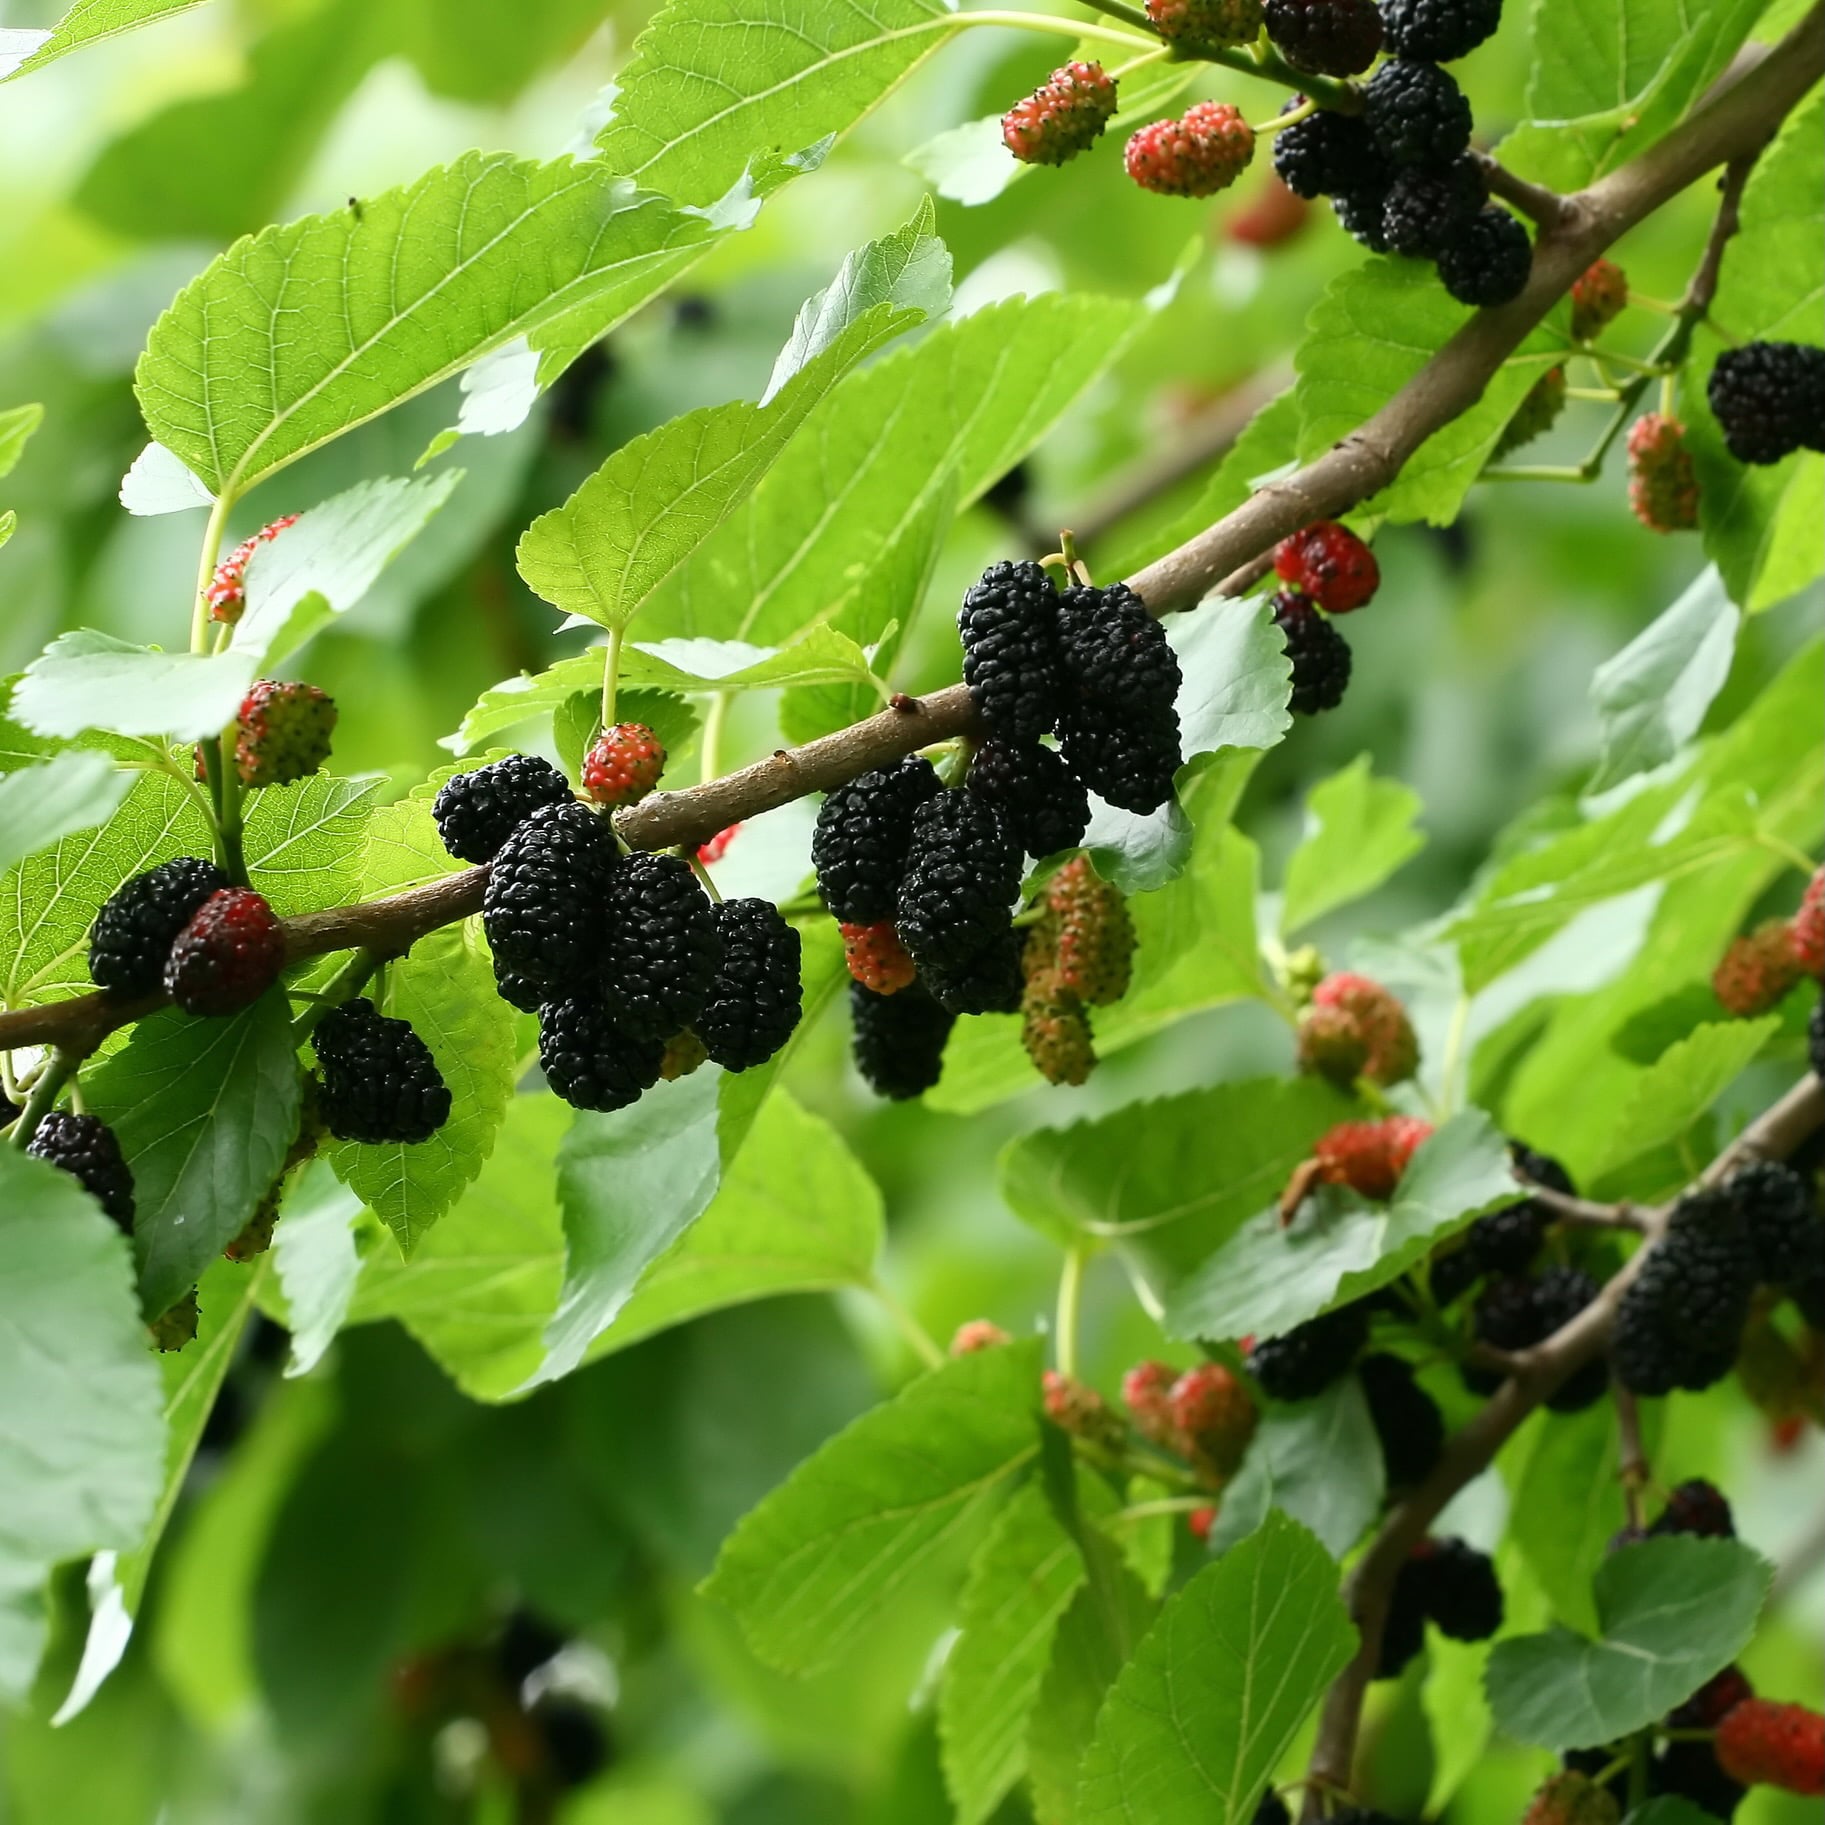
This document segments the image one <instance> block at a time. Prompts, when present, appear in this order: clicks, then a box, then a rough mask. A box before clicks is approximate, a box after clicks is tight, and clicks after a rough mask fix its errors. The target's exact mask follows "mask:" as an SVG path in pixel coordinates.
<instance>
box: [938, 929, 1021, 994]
mask: <svg viewBox="0 0 1825 1825" xmlns="http://www.w3.org/2000/svg"><path fill="white" fill-rule="evenodd" d="M1025 949H1026V936H1025V934H1024V933H1023V932H1019V931H1015V930H1012V929H1009V930H1007V931H1004V932H1002V933H1001V934H1000V935H999V936H997V937H994V938H991V939H990V940H989V942H988V943H987V944H986V945H985V946H984V947H983V948H982V949H981V950H980V951H978V952H977V953H976V954H975V956H973V957H970V958H967V959H966V960H965V961H964V962H962V963H960V964H956V965H953V966H952V967H950V968H938V967H936V966H934V965H931V964H927V965H925V966H924V967H923V968H922V969H921V970H920V972H919V980H920V981H921V982H923V983H924V984H925V986H926V988H927V989H929V990H930V991H931V993H932V995H933V997H934V998H935V999H936V1000H937V1002H938V1005H939V1006H940V1007H942V1008H944V1009H946V1010H947V1011H948V1012H950V1013H952V1014H1015V1013H1018V1012H1019V1011H1020V1002H1021V997H1022V995H1023V994H1024V992H1025V989H1026V980H1025V977H1024V976H1023V975H1022V973H1021V967H1020V959H1021V955H1022V953H1023V952H1024V951H1025Z"/></svg>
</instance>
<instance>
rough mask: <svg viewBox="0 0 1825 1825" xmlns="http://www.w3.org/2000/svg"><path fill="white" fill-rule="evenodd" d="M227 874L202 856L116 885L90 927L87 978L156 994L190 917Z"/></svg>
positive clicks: (122, 991) (110, 987) (124, 991)
mask: <svg viewBox="0 0 1825 1825" xmlns="http://www.w3.org/2000/svg"><path fill="white" fill-rule="evenodd" d="M227 885H228V877H227V875H225V874H223V872H222V871H221V869H219V868H218V867H216V865H215V864H214V863H213V862H206V861H204V860H203V859H202V857H201V856H193V855H182V856H179V857H178V858H177V860H176V861H174V862H162V863H160V864H159V866H158V867H157V868H149V869H147V871H146V872H145V873H144V874H138V875H135V876H134V877H133V879H132V880H130V881H128V882H126V883H125V884H124V885H122V886H120V887H117V888H116V889H115V890H114V892H113V893H111V894H110V895H109V896H108V898H107V899H106V900H105V901H104V902H103V903H102V908H101V911H100V912H98V913H97V914H96V915H95V923H94V924H93V925H91V926H90V927H89V976H90V979H91V980H92V981H93V982H94V983H95V986H96V987H97V988H103V989H106V990H107V991H108V992H109V993H110V994H113V995H156V994H157V993H158V990H159V985H160V983H161V982H162V980H163V978H164V974H165V959H166V958H167V957H168V956H169V955H170V954H171V947H172V945H173V944H175V943H176V942H177V935H178V933H179V932H181V931H182V930H183V929H184V927H185V926H186V925H188V924H189V923H190V919H191V915H192V914H194V913H195V911H196V909H197V908H198V907H199V906H201V905H202V904H203V902H204V901H205V900H207V899H208V898H209V896H210V895H211V894H213V893H218V892H220V891H221V889H222V888H224V887H226V886H227Z"/></svg>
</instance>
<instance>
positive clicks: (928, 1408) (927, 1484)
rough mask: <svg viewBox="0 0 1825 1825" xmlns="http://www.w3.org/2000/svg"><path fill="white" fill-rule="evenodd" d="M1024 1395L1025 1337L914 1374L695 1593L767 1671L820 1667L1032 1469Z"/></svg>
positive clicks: (1034, 1378) (1032, 1347) (810, 1467)
mask: <svg viewBox="0 0 1825 1825" xmlns="http://www.w3.org/2000/svg"><path fill="white" fill-rule="evenodd" d="M687 1081H688V1080H687ZM1038 1395H1039V1347H1038V1343H1037V1341H1036V1340H1034V1341H1028V1342H1023V1343H1016V1344H1009V1345H1004V1346H1003V1347H1001V1348H999V1349H992V1350H979V1351H976V1352H974V1353H973V1354H970V1355H967V1356H960V1357H957V1358H955V1359H954V1360H952V1361H950V1362H947V1363H946V1364H945V1365H944V1366H943V1367H942V1368H939V1369H934V1370H932V1371H931V1373H930V1374H928V1375H924V1376H921V1377H920V1378H919V1379H918V1380H917V1381H915V1382H913V1383H911V1384H910V1385H909V1386H908V1387H906V1388H905V1389H904V1390H902V1392H901V1393H900V1394H898V1395H897V1396H896V1397H895V1398H894V1399H893V1400H891V1401H889V1402H887V1403H886V1404H885V1405H884V1406H880V1407H876V1408H874V1409H873V1410H872V1411H871V1412H869V1413H865V1414H864V1415H863V1416H862V1417H861V1418H860V1419H858V1420H856V1421H855V1422H854V1424H852V1425H850V1426H848V1427H847V1428H845V1429H844V1430H843V1431H842V1432H840V1433H838V1434H837V1436H836V1437H835V1438H833V1439H832V1440H831V1441H830V1442H829V1443H828V1444H827V1445H825V1446H824V1447H823V1448H822V1450H820V1451H818V1452H817V1453H816V1454H815V1455H814V1456H813V1457H811V1458H809V1459H808V1460H807V1461H806V1462H805V1463H803V1464H801V1465H800V1466H799V1467H798V1469H797V1470H795V1471H794V1472H793V1473H792V1475H791V1476H790V1477H789V1478H787V1480H786V1481H785V1483H783V1484H782V1485H781V1486H780V1487H779V1488H778V1489H776V1490H775V1491H774V1492H773V1493H772V1494H771V1495H769V1496H768V1497H767V1498H766V1499H765V1500H764V1501H763V1502H762V1503H761V1504H760V1506H759V1507H758V1508H755V1509H753V1510H752V1511H750V1513H749V1514H748V1515H747V1516H746V1517H744V1519H743V1520H742V1523H741V1525H740V1526H739V1527H738V1528H737V1529H736V1530H735V1532H734V1533H733V1534H732V1535H731V1536H730V1537H729V1539H728V1540H727V1541H726V1542H725V1544H724V1546H723V1549H722V1552H721V1554H720V1556H719V1557H718V1559H717V1561H716V1569H715V1571H714V1572H712V1573H711V1575H710V1577H709V1579H708V1580H707V1581H706V1583H705V1584H704V1586H703V1589H704V1593H705V1595H706V1596H709V1597H711V1598H713V1599H714V1600H715V1601H717V1602H719V1603H721V1604H723V1605H725V1606H726V1607H727V1608H728V1609H730V1610H731V1611H732V1612H733V1613H734V1614H735V1616H736V1618H737V1620H738V1621H739V1622H740V1623H741V1625H742V1629H743V1632H744V1633H745V1634H746V1635H747V1638H748V1640H749V1643H750V1644H751V1646H752V1647H753V1649H754V1651H755V1652H756V1653H757V1654H758V1655H759V1656H760V1657H761V1658H762V1659H763V1660H766V1661H768V1662H769V1663H771V1664H772V1665H774V1666H778V1667H780V1668H782V1669H785V1670H787V1671H792V1672H806V1671H809V1670H810V1669H811V1668H813V1667H815V1666H818V1665H820V1664H823V1663H825V1662H828V1661H830V1660H832V1659H834V1658H835V1657H836V1655H837V1654H839V1653H840V1652H841V1651H842V1649H843V1647H844V1646H845V1645H846V1644H847V1643H848V1642H849V1641H851V1640H852V1639H854V1638H855V1636H856V1635H857V1634H858V1633H860V1632H861V1631H862V1630H863V1629H865V1628H866V1627H867V1626H868V1625H869V1623H870V1622H871V1621H872V1620H873V1618H874V1617H875V1616H876V1615H877V1614H878V1612H879V1611H880V1610H881V1609H883V1608H884V1607H885V1606H886V1605H887V1603H888V1602H889V1601H890V1600H891V1598H892V1597H893V1595H894V1593H895V1592H896V1591H897V1590H899V1589H900V1588H901V1587H902V1586H904V1585H906V1584H907V1583H909V1582H910V1581H911V1580H912V1579H913V1578H914V1577H915V1576H916V1575H918V1574H919V1573H921V1572H922V1571H923V1570H924V1569H925V1567H926V1565H927V1564H928V1563H929V1562H930V1561H931V1560H933V1559H934V1558H936V1557H937V1556H938V1555H939V1554H941V1553H943V1552H944V1551H945V1550H946V1549H947V1548H949V1547H950V1546H951V1543H952V1542H953V1541H954V1540H955V1539H957V1537H958V1536H960V1535H963V1534H965V1533H966V1532H967V1531H968V1530H970V1529H971V1528H972V1527H973V1526H974V1525H975V1524H976V1523H977V1522H978V1521H979V1520H980V1518H981V1517H982V1515H983V1513H984V1511H985V1510H986V1509H987V1508H988V1507H989V1506H990V1505H991V1504H992V1503H993V1502H994V1501H995V1500H997V1499H998V1497H999V1496H1000V1494H1001V1492H1002V1490H1003V1488H1004V1486H1005V1485H1006V1483H1007V1482H1008V1480H1009V1478H1010V1477H1012V1476H1013V1475H1014V1474H1015V1472H1016V1471H1018V1470H1019V1469H1020V1468H1021V1467H1022V1466H1023V1465H1025V1464H1027V1463H1029V1462H1031V1461H1032V1458H1033V1456H1034V1453H1035V1452H1036V1450H1037V1449H1038V1444H1037V1427H1038Z"/></svg>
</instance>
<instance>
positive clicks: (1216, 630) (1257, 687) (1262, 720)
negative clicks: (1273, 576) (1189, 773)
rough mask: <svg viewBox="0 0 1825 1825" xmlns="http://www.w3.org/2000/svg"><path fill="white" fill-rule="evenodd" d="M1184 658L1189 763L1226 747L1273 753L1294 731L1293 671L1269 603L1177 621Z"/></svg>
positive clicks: (1171, 620)
mask: <svg viewBox="0 0 1825 1825" xmlns="http://www.w3.org/2000/svg"><path fill="white" fill-rule="evenodd" d="M1165 625H1166V633H1167V636H1168V638H1169V639H1170V640H1171V642H1172V646H1173V650H1174V651H1175V652H1176V653H1177V654H1178V656H1179V669H1180V672H1181V673H1182V675H1183V680H1184V682H1183V683H1182V684H1181V686H1180V688H1179V697H1178V711H1179V738H1180V746H1181V747H1182V748H1183V750H1184V753H1185V758H1186V759H1187V760H1190V759H1192V758H1193V757H1194V756H1195V755H1199V754H1214V753H1218V752H1220V751H1221V750H1223V749H1225V748H1271V747H1274V746H1275V745H1276V744H1277V743H1279V742H1280V741H1281V740H1282V739H1283V738H1284V737H1285V735H1286V732H1287V730H1288V729H1290V728H1291V727H1292V726H1293V718H1292V715H1291V713H1290V712H1289V711H1288V709H1287V707H1286V700H1287V696H1288V694H1289V692H1290V691H1291V688H1292V677H1293V669H1292V666H1291V665H1290V664H1289V663H1288V661H1287V657H1286V643H1285V642H1284V641H1283V640H1282V639H1281V637H1280V630H1279V629H1278V628H1276V627H1275V626H1274V622H1273V616H1272V615H1271V614H1270V613H1269V612H1268V603H1267V599H1266V598H1265V597H1256V598H1254V599H1252V600H1250V599H1247V598H1244V599H1239V600H1229V599H1227V598H1223V597H1218V598H1217V599H1216V600H1214V601H1209V602H1206V603H1205V604H1204V605H1203V606H1202V607H1201V608H1200V609H1199V610H1198V612H1197V613H1196V614H1195V615H1171V616H1168V617H1167V620H1166V624H1165Z"/></svg>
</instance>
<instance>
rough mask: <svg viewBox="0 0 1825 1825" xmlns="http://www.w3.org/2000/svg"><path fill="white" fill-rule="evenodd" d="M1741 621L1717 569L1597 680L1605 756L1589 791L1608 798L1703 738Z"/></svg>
mask: <svg viewBox="0 0 1825 1825" xmlns="http://www.w3.org/2000/svg"><path fill="white" fill-rule="evenodd" d="M1738 620H1739V617H1738V615H1737V612H1736V610H1735V609H1734V608H1733V607H1732V606H1731V604H1730V602H1729V600H1728V599H1727V598H1726V596H1725V595H1724V588H1723V581H1722V579H1721V578H1720V577H1719V576H1718V574H1717V570H1716V567H1715V566H1712V567H1710V568H1708V569H1706V570H1704V571H1703V572H1701V573H1700V575H1699V577H1698V580H1697V581H1696V582H1695V583H1693V584H1692V586H1691V588H1689V589H1688V590H1687V591H1686V592H1685V594H1684V595H1682V596H1681V597H1680V598H1679V600H1678V601H1677V602H1675V603H1674V604H1673V606H1672V607H1671V608H1669V609H1668V610H1667V611H1666V613H1665V614H1663V615H1661V616H1659V617H1658V618H1657V619H1656V620H1654V621H1651V622H1649V623H1648V625H1647V626H1646V627H1645V628H1643V629H1642V631H1641V632H1640V633H1639V634H1637V635H1636V636H1635V638H1634V639H1633V640H1631V641H1630V642H1629V643H1628V645H1627V646H1625V647H1624V648H1623V649H1622V651H1621V652H1619V653H1617V654H1616V655H1615V656H1614V657H1613V658H1611V659H1606V660H1605V661H1604V662H1603V664H1602V665H1600V666H1598V668H1597V670H1596V672H1595V674H1594V675H1593V676H1592V678H1591V701H1592V702H1593V703H1594V704H1595V705H1596V708H1597V719H1598V722H1599V724H1600V725H1601V727H1602V730H1603V753H1602V757H1601V758H1600V759H1599V761H1598V763H1597V771H1596V773H1595V774H1594V775H1593V777H1592V779H1591V782H1590V784H1589V785H1588V786H1587V787H1586V788H1585V791H1586V792H1587V793H1589V794H1592V795H1595V794H1596V793H1599V792H1607V791H1609V789H1610V788H1611V787H1613V786H1618V785H1620V784H1621V783H1622V782H1623V781H1624V780H1626V779H1631V778H1633V777H1634V775H1635V774H1637V773H1646V772H1648V771H1649V770H1650V769H1652V768H1654V767H1658V766H1660V765H1662V764H1663V763H1664V762H1666V761H1669V760H1671V759H1672V758H1673V756H1674V755H1675V754H1677V753H1678V752H1679V750H1680V749H1681V748H1682V747H1684V746H1685V744H1686V743H1687V742H1688V741H1690V740H1691V739H1692V737H1693V736H1694V735H1696V734H1697V733H1698V730H1699V726H1700V725H1701V724H1702V723H1703V721H1704V719H1705V712H1706V711H1707V710H1708V709H1709V708H1710V707H1711V705H1712V703H1713V701H1714V700H1715V699H1716V697H1717V693H1718V692H1719V691H1721V690H1722V689H1723V687H1724V680H1725V679H1726V678H1728V677H1729V675H1730V663H1731V661H1732V660H1733V659H1734V658H1735V657H1736V633H1737V626H1738Z"/></svg>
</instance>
